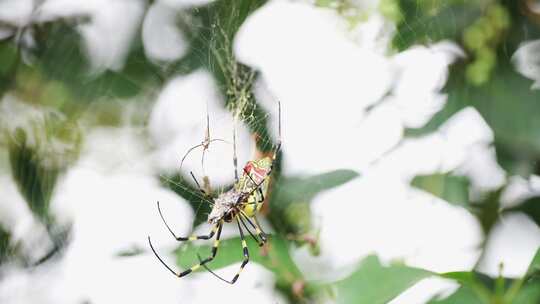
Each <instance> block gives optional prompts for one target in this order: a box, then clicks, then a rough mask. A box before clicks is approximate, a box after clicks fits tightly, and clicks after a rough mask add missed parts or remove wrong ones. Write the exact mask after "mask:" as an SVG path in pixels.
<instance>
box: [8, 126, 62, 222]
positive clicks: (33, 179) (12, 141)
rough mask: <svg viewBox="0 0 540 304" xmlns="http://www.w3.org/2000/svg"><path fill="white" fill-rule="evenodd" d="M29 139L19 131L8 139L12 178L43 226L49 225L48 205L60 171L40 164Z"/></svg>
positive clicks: (22, 131) (21, 130) (23, 132)
mask: <svg viewBox="0 0 540 304" xmlns="http://www.w3.org/2000/svg"><path fill="white" fill-rule="evenodd" d="M27 136H28V135H27V133H26V132H25V131H24V130H23V129H20V128H19V129H17V130H16V131H15V134H14V136H13V137H9V160H10V165H11V172H12V176H13V178H14V179H15V182H16V183H17V187H18V189H19V191H20V193H21V194H22V196H23V197H24V198H25V201H26V203H27V204H28V207H30V210H31V211H32V212H33V213H34V214H35V215H36V216H37V217H38V218H40V219H41V220H42V221H43V222H44V223H49V220H50V218H49V215H48V210H49V202H50V199H51V194H52V191H53V188H54V185H55V183H56V179H57V178H58V174H59V173H60V171H59V169H58V168H55V167H48V166H44V165H43V164H42V163H41V160H40V158H39V155H38V153H37V151H36V150H35V149H33V148H32V147H30V146H29V145H28V142H27Z"/></svg>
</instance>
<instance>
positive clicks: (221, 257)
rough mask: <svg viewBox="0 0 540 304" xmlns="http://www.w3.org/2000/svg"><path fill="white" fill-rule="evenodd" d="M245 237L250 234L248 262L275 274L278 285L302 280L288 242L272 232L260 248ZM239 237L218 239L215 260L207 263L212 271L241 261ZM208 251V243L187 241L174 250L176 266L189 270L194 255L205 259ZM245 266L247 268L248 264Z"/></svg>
mask: <svg viewBox="0 0 540 304" xmlns="http://www.w3.org/2000/svg"><path fill="white" fill-rule="evenodd" d="M248 237H249V235H246V238H247V239H246V242H247V245H248V248H249V257H250V262H255V263H259V264H261V265H263V266H264V267H266V268H267V269H268V270H270V271H272V272H273V273H274V274H275V275H276V278H277V281H278V282H277V283H278V285H281V286H289V285H291V284H292V283H293V282H295V281H297V280H301V279H302V276H301V273H300V271H299V270H298V268H297V267H296V265H295V263H294V262H293V260H292V258H291V256H290V253H289V245H288V242H287V241H286V240H284V239H282V238H281V237H279V236H277V235H273V236H271V237H270V238H269V240H268V243H267V245H265V247H262V248H260V247H259V246H258V245H257V243H255V241H253V240H252V239H248ZM240 240H241V239H240V237H235V238H231V239H226V240H221V241H220V245H219V249H218V252H217V254H216V257H215V259H214V260H213V261H212V262H210V263H209V264H207V266H208V267H209V268H210V269H212V270H213V271H214V270H218V269H220V268H223V267H225V266H228V265H231V264H233V263H237V262H240V261H242V260H243V252H242V245H241V242H240ZM210 253H211V246H209V245H194V244H193V243H189V244H187V245H184V246H182V247H180V249H178V250H177V251H176V255H177V265H178V266H180V267H181V269H188V268H190V267H191V266H193V265H195V264H197V263H199V260H198V257H197V254H199V255H200V256H201V258H203V259H204V258H206V257H207V256H210ZM246 267H249V264H248V266H246ZM199 271H205V269H204V268H202V267H201V268H199ZM233 275H234V273H233V274H231V278H226V279H232V276H233Z"/></svg>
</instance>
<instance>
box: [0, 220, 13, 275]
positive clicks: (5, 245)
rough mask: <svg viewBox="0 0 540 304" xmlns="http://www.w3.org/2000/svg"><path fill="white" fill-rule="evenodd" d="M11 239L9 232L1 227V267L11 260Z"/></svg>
mask: <svg viewBox="0 0 540 304" xmlns="http://www.w3.org/2000/svg"><path fill="white" fill-rule="evenodd" d="M10 238H11V235H10V234H9V232H7V231H6V230H4V227H2V225H0V265H2V264H3V263H4V262H5V261H6V260H7V259H8V258H9V255H10V252H9V250H10V248H9V242H10Z"/></svg>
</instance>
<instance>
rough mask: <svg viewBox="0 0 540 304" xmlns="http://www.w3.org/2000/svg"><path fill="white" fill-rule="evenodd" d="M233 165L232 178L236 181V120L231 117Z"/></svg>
mask: <svg viewBox="0 0 540 304" xmlns="http://www.w3.org/2000/svg"><path fill="white" fill-rule="evenodd" d="M233 166H234V180H235V182H236V183H238V157H237V156H236V120H234V118H233Z"/></svg>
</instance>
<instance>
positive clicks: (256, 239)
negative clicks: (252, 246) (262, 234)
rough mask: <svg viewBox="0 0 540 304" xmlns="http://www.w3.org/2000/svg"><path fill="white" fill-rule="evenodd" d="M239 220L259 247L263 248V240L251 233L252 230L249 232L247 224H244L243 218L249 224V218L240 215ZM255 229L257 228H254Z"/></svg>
mask: <svg viewBox="0 0 540 304" xmlns="http://www.w3.org/2000/svg"><path fill="white" fill-rule="evenodd" d="M238 218H239V219H240V222H241V223H242V225H243V226H244V228H245V229H246V230H247V232H248V233H249V235H251V237H252V238H253V239H254V240H255V242H257V245H259V247H261V246H263V245H264V241H265V240H263V239H262V238H261V240H259V239H258V238H257V237H256V236H255V234H253V232H251V230H249V228H248V226H247V225H246V222H244V220H243V219H242V218H245V219H246V220H247V221H248V222H249V219H248V218H247V217H245V216H244V215H242V214H240V215H239V216H238ZM250 224H251V226H252V227H253V223H250ZM253 228H254V229H255V227H253Z"/></svg>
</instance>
